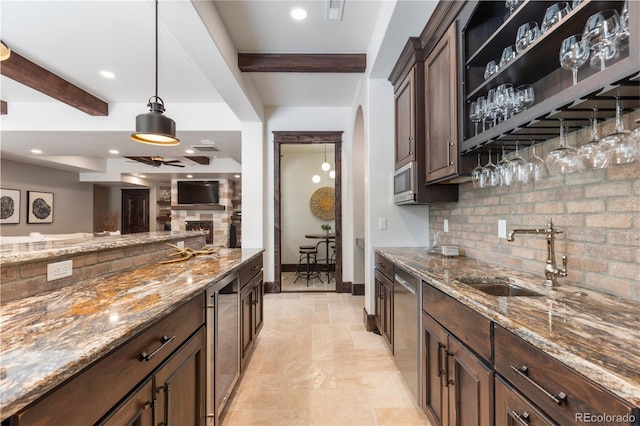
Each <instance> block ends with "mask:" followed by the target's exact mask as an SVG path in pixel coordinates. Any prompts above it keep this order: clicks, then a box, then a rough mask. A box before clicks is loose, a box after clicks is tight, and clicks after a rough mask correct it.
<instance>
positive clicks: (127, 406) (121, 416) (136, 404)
mask: <svg viewBox="0 0 640 426" xmlns="http://www.w3.org/2000/svg"><path fill="white" fill-rule="evenodd" d="M98 425H100V426H122V425H126V426H151V425H153V383H152V380H151V377H149V378H147V380H145V381H144V382H143V383H142V384H141V385H140V386H139V387H137V388H136V389H135V390H134V391H133V392H132V393H131V394H130V395H129V396H128V397H127V398H126V399H125V400H124V401H123V402H122V403H121V404H119V405H118V406H117V407H115V408H114V409H113V410H111V413H110V414H109V415H108V416H107V418H106V419H104V420H102V421H101V422H99V423H98Z"/></svg>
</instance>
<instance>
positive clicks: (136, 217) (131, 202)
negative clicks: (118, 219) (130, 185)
mask: <svg viewBox="0 0 640 426" xmlns="http://www.w3.org/2000/svg"><path fill="white" fill-rule="evenodd" d="M136 232H149V190H148V189H123V190H122V233H123V234H133V233H136Z"/></svg>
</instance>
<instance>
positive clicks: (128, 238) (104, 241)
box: [0, 231, 204, 265]
mask: <svg viewBox="0 0 640 426" xmlns="http://www.w3.org/2000/svg"><path fill="white" fill-rule="evenodd" d="M197 235H204V231H155V232H139V233H136V234H124V235H112V236H105V237H93V238H75V239H65V240H50V241H34V242H27V243H13V244H11V243H9V244H0V263H2V264H3V265H5V264H9V263H20V262H31V261H35V260H41V259H50V258H52V257H58V256H67V255H72V254H78V253H90V252H92V251H101V250H109V249H114V248H120V247H129V246H134V245H140V244H148V243H154V242H163V241H170V240H176V239H179V238H188V237H194V236H197Z"/></svg>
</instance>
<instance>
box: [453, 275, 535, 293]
mask: <svg viewBox="0 0 640 426" xmlns="http://www.w3.org/2000/svg"><path fill="white" fill-rule="evenodd" d="M456 280H458V281H460V282H461V283H463V284H467V285H468V286H471V287H473V288H475V289H477V290H480V291H482V292H484V293H487V294H490V295H492V296H507V297H512V296H526V297H537V296H542V294H540V293H538V292H535V291H533V290H529V289H526V288H522V287H518V286H517V285H514V284H513V282H514V281H513V280H512V279H510V278H508V277H478V276H467V277H458V278H456Z"/></svg>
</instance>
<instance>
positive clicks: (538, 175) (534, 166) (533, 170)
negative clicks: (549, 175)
mask: <svg viewBox="0 0 640 426" xmlns="http://www.w3.org/2000/svg"><path fill="white" fill-rule="evenodd" d="M526 169H527V178H528V179H529V181H533V182H538V181H540V180H542V178H544V175H545V164H544V160H543V159H542V158H540V157H538V156H537V155H536V145H535V142H533V141H532V142H531V158H529V160H527V165H526Z"/></svg>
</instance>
